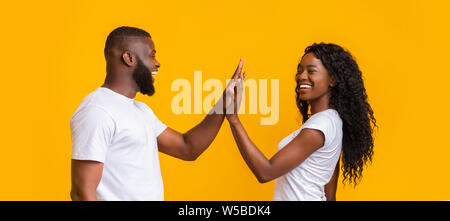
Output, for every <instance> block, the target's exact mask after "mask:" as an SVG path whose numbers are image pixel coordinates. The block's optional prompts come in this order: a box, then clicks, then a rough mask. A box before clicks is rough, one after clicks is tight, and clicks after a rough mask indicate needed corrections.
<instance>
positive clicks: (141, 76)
mask: <svg viewBox="0 0 450 221" xmlns="http://www.w3.org/2000/svg"><path fill="white" fill-rule="evenodd" d="M137 62H138V63H137V67H136V69H134V71H133V79H134V81H135V82H136V84H137V85H138V87H139V92H141V93H142V94H146V95H148V96H152V95H153V94H154V93H155V86H154V85H153V79H152V73H151V71H150V70H149V69H148V68H147V67H146V66H145V65H144V63H142V61H141V59H139V58H138V59H137Z"/></svg>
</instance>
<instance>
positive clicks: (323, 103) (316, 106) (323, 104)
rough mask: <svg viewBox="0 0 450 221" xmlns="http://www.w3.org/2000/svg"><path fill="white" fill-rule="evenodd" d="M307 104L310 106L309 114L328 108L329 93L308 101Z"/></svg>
mask: <svg viewBox="0 0 450 221" xmlns="http://www.w3.org/2000/svg"><path fill="white" fill-rule="evenodd" d="M308 104H309V105H310V107H311V115H313V114H315V113H319V112H321V111H324V110H326V109H329V108H330V94H329V93H327V94H324V95H323V96H321V97H319V98H317V99H315V100H311V101H308Z"/></svg>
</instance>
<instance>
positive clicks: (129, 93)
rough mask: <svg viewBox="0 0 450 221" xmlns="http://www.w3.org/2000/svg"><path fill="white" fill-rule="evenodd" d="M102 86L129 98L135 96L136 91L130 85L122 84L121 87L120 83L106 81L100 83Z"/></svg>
mask: <svg viewBox="0 0 450 221" xmlns="http://www.w3.org/2000/svg"><path fill="white" fill-rule="evenodd" d="M102 87H104V88H108V89H110V90H112V91H114V92H116V93H118V94H121V95H123V96H125V97H128V98H131V99H134V97H136V93H137V91H136V90H135V89H133V88H131V87H123V86H122V87H121V86H120V85H115V84H112V83H108V82H105V83H104V84H103V85H102Z"/></svg>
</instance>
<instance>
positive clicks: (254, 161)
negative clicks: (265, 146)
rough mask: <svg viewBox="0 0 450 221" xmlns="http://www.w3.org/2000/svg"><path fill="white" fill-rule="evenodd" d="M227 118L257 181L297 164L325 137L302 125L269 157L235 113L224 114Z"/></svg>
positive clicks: (317, 147) (280, 174) (277, 175)
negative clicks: (301, 128)
mask: <svg viewBox="0 0 450 221" xmlns="http://www.w3.org/2000/svg"><path fill="white" fill-rule="evenodd" d="M227 119H228V121H229V122H230V127H231V131H232V133H233V136H234V139H235V141H236V144H237V146H238V148H239V151H240V153H241V155H242V158H243V159H244V161H245V162H246V163H247V165H248V167H249V168H250V170H251V171H252V172H253V174H255V176H256V178H257V179H258V181H259V182H260V183H265V182H268V181H271V180H273V179H275V178H277V177H279V176H282V175H284V174H286V173H287V172H289V171H290V170H292V169H293V168H295V167H297V166H298V165H299V164H300V163H302V162H303V161H304V160H305V159H306V158H308V157H309V156H310V155H311V154H312V153H313V152H314V151H316V150H317V149H319V148H320V147H322V146H323V144H324V141H325V138H324V135H323V133H322V132H321V131H318V130H314V129H303V130H302V131H301V132H300V133H299V134H298V135H297V137H295V138H294V139H293V140H292V141H291V142H290V143H289V144H287V145H286V146H285V147H284V148H283V149H281V150H280V151H278V152H277V153H276V154H275V155H274V156H273V157H272V158H271V159H270V160H269V159H267V158H266V157H265V156H264V154H263V153H261V151H260V150H259V149H258V148H257V147H256V145H255V144H254V143H253V142H252V141H251V140H250V138H249V137H248V135H247V132H246V131H245V129H244V126H243V125H242V123H241V122H240V120H239V118H238V116H237V115H236V114H229V115H227Z"/></svg>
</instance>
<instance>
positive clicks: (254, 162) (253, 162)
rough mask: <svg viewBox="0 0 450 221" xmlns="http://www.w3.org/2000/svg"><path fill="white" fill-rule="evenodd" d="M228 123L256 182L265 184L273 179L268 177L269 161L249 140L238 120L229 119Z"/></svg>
mask: <svg viewBox="0 0 450 221" xmlns="http://www.w3.org/2000/svg"><path fill="white" fill-rule="evenodd" d="M229 123H230V127H231V131H232V133H233V137H234V140H235V141H236V144H237V146H238V148H239V152H240V153H241V155H242V158H243V159H244V161H245V163H247V165H248V167H249V168H250V170H251V171H252V172H253V174H255V176H256V178H257V179H258V181H259V182H260V183H265V182H268V181H270V180H272V179H273V178H271V176H270V171H271V164H270V161H269V160H268V159H267V158H266V157H265V156H264V154H263V153H262V152H261V151H260V150H259V149H258V148H257V147H256V145H255V144H254V143H253V142H252V141H251V140H250V138H249V137H248V135H247V132H246V131H245V128H244V126H243V125H242V123H241V122H240V120H239V118H237V117H236V118H231V119H230V118H229Z"/></svg>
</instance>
